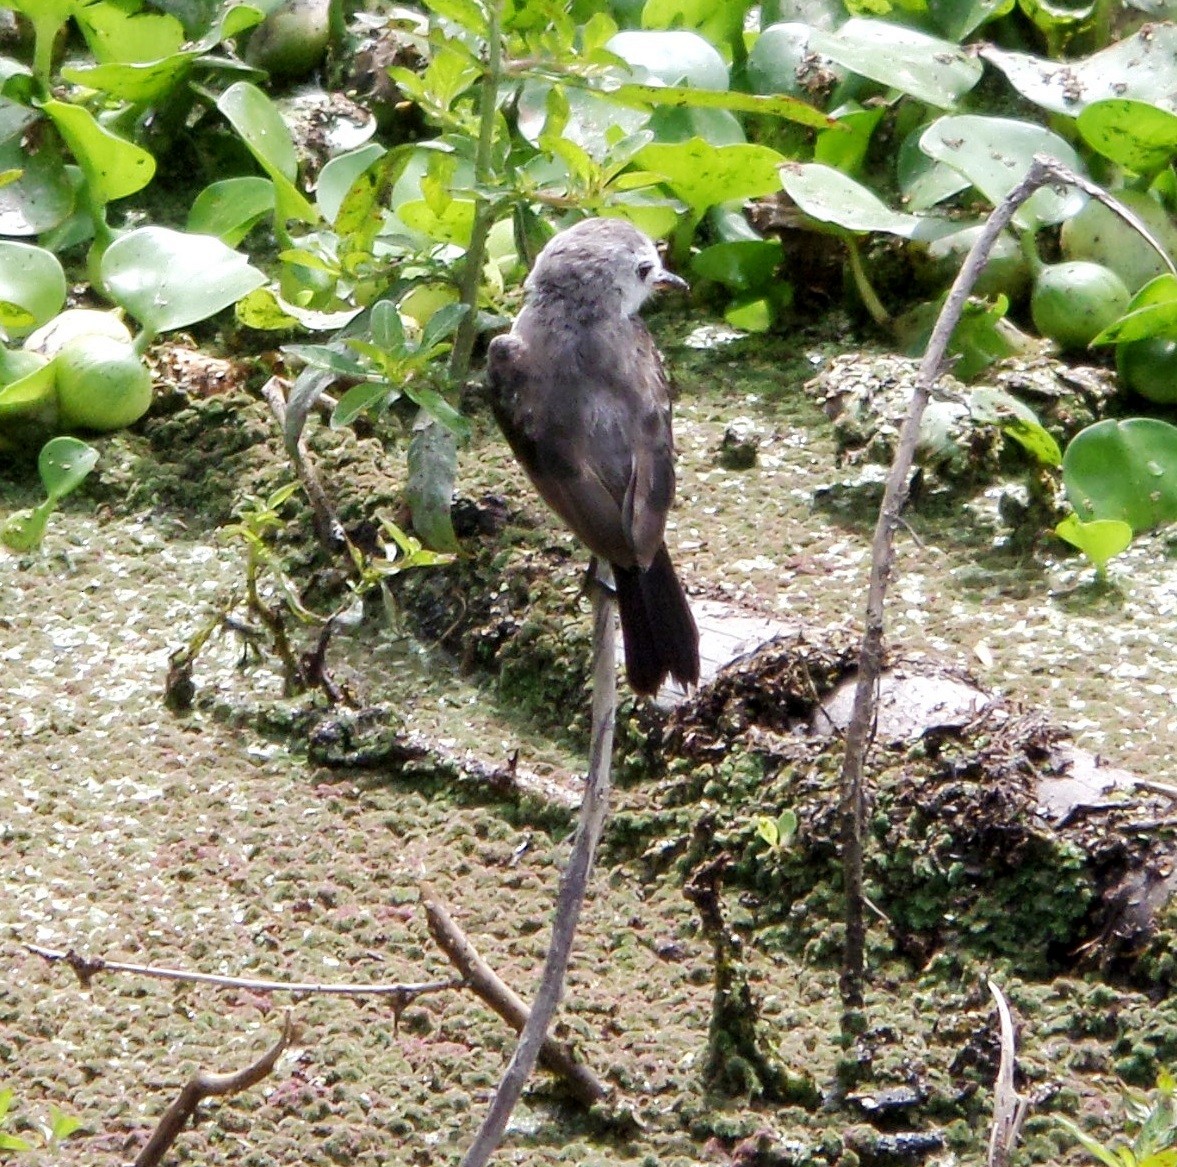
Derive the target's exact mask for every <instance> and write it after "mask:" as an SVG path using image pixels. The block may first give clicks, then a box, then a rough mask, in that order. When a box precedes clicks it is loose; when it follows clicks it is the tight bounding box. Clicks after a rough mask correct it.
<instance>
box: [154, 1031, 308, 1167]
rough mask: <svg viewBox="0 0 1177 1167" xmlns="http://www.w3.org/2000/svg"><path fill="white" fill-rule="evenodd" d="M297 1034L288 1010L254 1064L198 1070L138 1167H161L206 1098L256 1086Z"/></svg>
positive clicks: (170, 1111)
mask: <svg viewBox="0 0 1177 1167" xmlns="http://www.w3.org/2000/svg"><path fill="white" fill-rule="evenodd" d="M297 1037H298V1030H297V1028H296V1027H295V1024H294V1019H293V1017H292V1016H291V1014H290V1012H289V1010H288V1011H287V1013H286V1022H285V1024H284V1025H283V1027H282V1034H281V1036H280V1037H279V1038H278V1040H277V1041H276V1042H275V1043H274V1044H273V1045H272V1046H271V1047H270V1048H269V1049H268V1050H266V1052H265V1053H264V1054H262V1056H261V1057H260V1058H258V1059H257V1061H256V1062H254V1063H253V1064H252V1065H249V1066H246V1067H245V1069H243V1070H237V1071H235V1072H232V1073H228V1074H210V1073H208V1072H207V1071H205V1070H198V1071H197V1072H196V1074H195V1075H194V1076H193V1077H192V1079H191V1080H190V1081H189V1082H188V1084H187V1085H186V1086H185V1087H184V1088H183V1089H182V1090H181V1091H180V1095H179V1097H178V1098H177V1099H176V1101H175V1102H173V1103H172V1104H171V1106H169V1107H168V1109H167V1110H166V1111H165V1112H164V1116H163V1118H161V1119H160V1120H159V1125H158V1126H157V1127H156V1128H155V1131H154V1133H153V1134H152V1136H151V1138H150V1139H148V1141H147V1145H146V1146H145V1147H144V1148H143V1150H142V1151H140V1152H139V1155H138V1158H136V1160H135V1167H157V1164H159V1162H160V1161H161V1160H162V1159H163V1157H164V1155H165V1154H166V1153H167V1150H168V1148H169V1147H170V1146H171V1145H172V1144H173V1143H174V1142H175V1141H176V1139H177V1137H178V1136H179V1134H180V1132H181V1131H182V1130H183V1129H184V1127H185V1125H186V1124H187V1122H188V1120H189V1119H190V1118H191V1117H192V1116H193V1115H194V1114H195V1113H196V1108H197V1107H198V1106H199V1105H200V1103H201V1102H202V1101H203V1100H204V1099H206V1098H212V1097H224V1096H226V1095H229V1094H240V1093H241V1091H242V1090H248V1089H249V1088H250V1087H251V1086H256V1085H257V1084H258V1083H259V1082H260V1081H262V1080H263V1079H264V1078H266V1077H268V1076H269V1074H270V1072H271V1071H272V1070H273V1069H274V1066H275V1065H276V1064H277V1062H278V1059H279V1058H280V1057H281V1056H282V1053H283V1052H284V1051H285V1050H286V1048H287V1047H288V1046H289V1045H290V1044H291V1042H293V1041H295V1040H296V1039H297Z"/></svg>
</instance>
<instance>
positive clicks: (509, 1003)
mask: <svg viewBox="0 0 1177 1167" xmlns="http://www.w3.org/2000/svg"><path fill="white" fill-rule="evenodd" d="M421 905H422V907H424V909H425V920H426V922H427V924H428V926H429V935H430V936H432V937H433V939H434V941H435V942H436V943H437V946H438V947H439V948H440V949H441V950H442V952H444V953H445V954H446V956H447V957H448V958H449V960H450V962H451V963H452V964H453V966H454V968H456V969H457V970H458V972H459V973H460V974H461V975H462V978H463V980H464V982H465V984H466V987H467V988H468V989H470V991H471V992H473V993H475V994H477V996H479V997H480V998H481V999H482V1000H483V1001H485V1002H486V1004H487V1005H489V1006H490V1007H491V1008H492V1009H493V1010H494V1011H495V1012H496V1013H497V1014H498V1015H499V1016H500V1017H501V1018H502V1019H503V1020H504V1021H505V1022H506V1023H507V1024H508V1025H510V1026H511V1028H512V1029H514V1030H515V1031H516V1032H519V1031H520V1030H522V1029H523V1027H524V1025H526V1024H527V1018H528V1017H529V1016H530V1014H531V1010H530V1009H529V1008H528V1007H527V1005H526V1004H525V1002H524V1001H523V1000H522V998H521V997H520V996H519V995H518V994H517V993H516V992H515V991H514V990H513V989H512V988H511V987H510V986H509V985H507V984H506V983H505V982H504V981H503V980H502V979H501V978H500V977H499V975H498V974H497V973H496V972H495V971H494V969H492V968H491V967H490V965H488V964H487V963H486V961H485V960H483V959H482V957H481V956H480V955H479V954H478V951H477V950H476V949H475V947H474V945H473V944H471V943H470V940H469V938H468V937H467V936H466V934H465V933H464V932H463V931H462V929H461V928H459V927H458V925H457V924H455V923H454V921H453V919H452V918H451V917H450V914H449V912H447V911H446V909H445V905H444V904H443V903H442V902H441V900H439V899H438V898H437V893H436V892H434V890H433V889H432V888H431V887H429V886H428V885H427V884H425V885H422V887H421ZM539 1064H540V1065H541V1066H542V1067H543V1068H544V1069H545V1070H547V1071H548V1072H549V1073H551V1074H555V1075H557V1077H559V1078H561V1079H563V1081H564V1082H565V1083H566V1085H567V1086H568V1090H569V1092H570V1093H571V1094H572V1096H573V1097H574V1098H575V1099H576V1100H577V1101H578V1102H580V1103H583V1104H584V1105H585V1106H592V1105H593V1104H594V1103H595V1102H599V1101H600V1100H601V1099H602V1098H604V1097H605V1093H606V1090H605V1087H604V1086H602V1085H601V1082H600V1080H599V1079H598V1078H597V1077H596V1075H595V1074H594V1073H593V1072H592V1071H591V1070H590V1069H588V1067H587V1066H584V1065H582V1064H581V1063H579V1062H577V1061H576V1059H575V1058H574V1057H573V1055H572V1052H571V1051H570V1050H568V1049H567V1048H565V1047H564V1046H563V1045H561V1044H560V1043H559V1042H558V1041H556V1040H555V1039H554V1038H552V1037H546V1038H545V1039H544V1043H543V1045H541V1046H540V1051H539Z"/></svg>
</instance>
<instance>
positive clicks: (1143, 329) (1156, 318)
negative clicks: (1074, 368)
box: [1091, 274, 1177, 344]
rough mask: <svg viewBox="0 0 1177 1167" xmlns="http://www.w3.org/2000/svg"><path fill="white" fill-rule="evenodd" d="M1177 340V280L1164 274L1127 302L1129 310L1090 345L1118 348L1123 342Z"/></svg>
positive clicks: (1151, 281) (1170, 275)
mask: <svg viewBox="0 0 1177 1167" xmlns="http://www.w3.org/2000/svg"><path fill="white" fill-rule="evenodd" d="M1150 337H1156V338H1157V339H1159V340H1177V276H1174V275H1172V274H1165V275H1161V276H1157V278H1156V279H1154V280H1150V281H1149V282H1148V283H1147V284H1145V285H1144V287H1143V288H1141V289H1140V291H1139V292H1137V293H1136V295H1135V296H1133V297H1132V299H1131V300H1130V301H1129V302H1128V310H1127V311H1126V312H1125V313H1124V315H1123V316H1121V317H1120V319H1119V320H1117V321H1116V322H1115V323H1114V324H1111V325H1109V326H1108V327H1107V328H1105V329H1104V330H1103V332H1101V333H1100V334H1099V335H1098V336H1097V337H1096V338H1095V339H1094V340H1093V341H1092V342H1091V343H1092V344H1119V343H1121V342H1122V341H1130V340H1148V339H1149V338H1150Z"/></svg>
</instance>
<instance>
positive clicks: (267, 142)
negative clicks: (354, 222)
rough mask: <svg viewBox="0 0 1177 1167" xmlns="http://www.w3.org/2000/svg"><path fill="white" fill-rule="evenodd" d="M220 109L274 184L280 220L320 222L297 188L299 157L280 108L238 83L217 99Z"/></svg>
mask: <svg viewBox="0 0 1177 1167" xmlns="http://www.w3.org/2000/svg"><path fill="white" fill-rule="evenodd" d="M217 108H218V109H219V110H220V111H221V113H223V114H224V115H225V117H226V119H227V120H228V121H229V124H230V125H231V126H232V127H233V128H234V129H235V130H236V131H237V133H238V134H240V135H241V140H242V141H243V142H244V143H245V145H246V147H247V148H248V150H249V152H250V153H251V154H252V155H253V156H254V158H256V159H257V162H258V165H259V166H261V168H262V169H263V170H264V171H265V172H266V174H267V175H269V177H270V178H271V179H272V180H273V183H274V189H275V192H276V196H277V201H276V210H277V215H278V218H279V219H280V220H281V221H282V222H283V223H285V222H287V221H288V220H290V219H297V220H298V221H299V222H302V223H315V222H317V221H318V218H319V213H318V211H317V210H316V209H315V208H314V207H313V206H312V205H311V204H310V203H309V202H308V201H307V199H306V198H305V197H304V195H303V193H302V192H301V191H300V190H299V189H298V187H296V186H295V185H294V180H295V179H296V178H297V177H298V157H297V155H296V154H295V152H294V140H293V138H292V137H291V136H290V129H289V127H288V126H287V125H286V122H285V121H283V119H282V114H281V113H279V111H278V107H277V106H276V105H275V104H274V103H273V102H272V101H271V100H270V99H269V98H268V97H267V96H266V95H265V94H264V93H263V92H262V91H261V90H260V89H258V87H257V86H256V85H251V84H250V83H249V82H248V81H237V82H235V83H234V84H232V85H230V86H229V88H228V89H226V90H225V92H224V93H222V94H221V96H220V97H219V98H218V99H217Z"/></svg>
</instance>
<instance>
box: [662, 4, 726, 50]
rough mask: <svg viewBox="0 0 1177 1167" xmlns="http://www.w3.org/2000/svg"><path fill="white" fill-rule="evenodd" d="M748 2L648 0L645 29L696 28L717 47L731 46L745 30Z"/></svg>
mask: <svg viewBox="0 0 1177 1167" xmlns="http://www.w3.org/2000/svg"><path fill="white" fill-rule="evenodd" d="M747 10H748V3H747V0H646V3H645V5H644V6H643V8H642V27H643V28H647V29H678V28H693V29H696V30H697V31H698V32H700V33H702V34H703V36H704V37H705V38H706V39H707V40H708V41H710V42H711V44H713V45H731V44H733V43H734V42H735V41H736V40H737V38H739V36H740V34H741V33H742V32H743V29H744V15H745V13H746V12H747Z"/></svg>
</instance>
